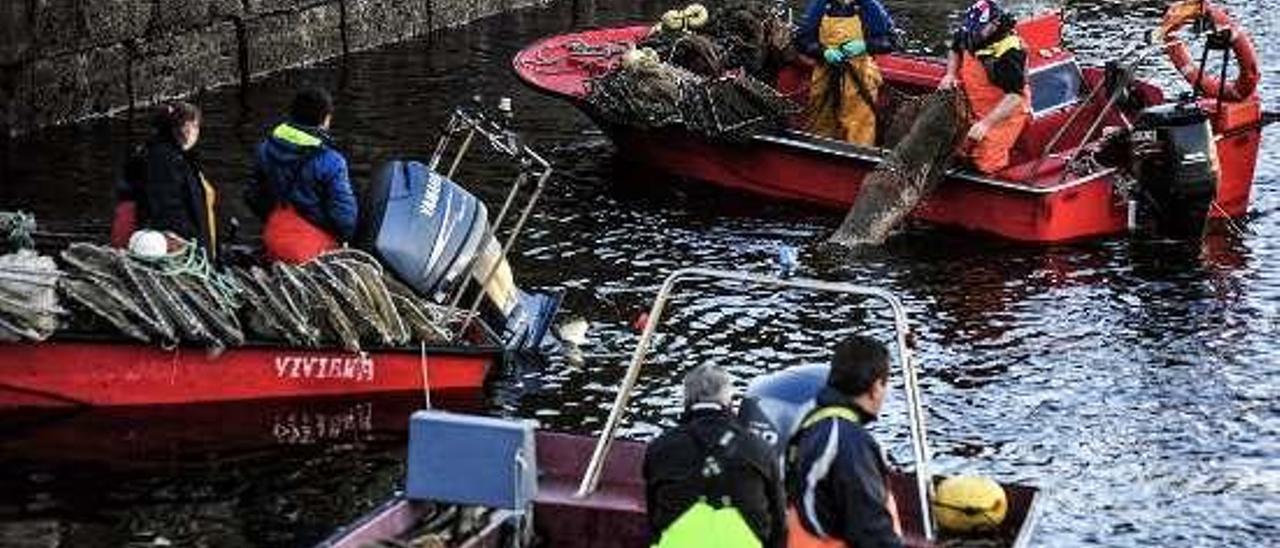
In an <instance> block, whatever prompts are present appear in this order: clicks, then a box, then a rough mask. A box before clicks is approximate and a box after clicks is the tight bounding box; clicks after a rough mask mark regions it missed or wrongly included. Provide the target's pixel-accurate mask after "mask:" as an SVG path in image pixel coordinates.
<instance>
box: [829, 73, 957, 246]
mask: <svg viewBox="0 0 1280 548" xmlns="http://www.w3.org/2000/svg"><path fill="white" fill-rule="evenodd" d="M887 102H888V104H889V106H888V107H887V108H886V110H887V111H888V112H886V113H885V114H883V115H882V116H881V118H882V119H884V120H885V121H884V122H883V124H884V127H885V128H886V129H885V132H884V133H883V136H884V137H883V139H884V143H885V146H886V147H890V150H889V152H888V154H887V155H886V156H885V158H884V160H883V161H881V163H880V165H879V166H877V167H876V169H875V170H874V171H872V172H871V173H870V174H868V175H867V176H866V177H865V178H864V179H863V180H862V185H861V187H860V189H859V191H858V195H857V197H856V199H855V200H854V203H853V207H852V208H850V209H849V213H848V214H847V215H845V218H844V221H843V222H842V223H841V224H840V228H838V229H837V230H836V232H835V233H834V234H832V235H831V237H830V238H828V240H827V241H828V242H829V243H833V244H839V245H843V246H848V247H854V246H858V245H879V244H881V243H883V242H884V240H885V239H886V238H887V237H888V236H889V234H890V233H891V232H892V231H893V229H894V228H895V227H896V226H897V225H898V224H899V223H900V222H901V221H902V220H903V219H904V218H905V217H906V216H907V214H909V213H911V210H913V209H915V207H916V205H917V204H919V203H920V201H921V200H922V199H924V197H925V196H927V195H928V194H929V192H930V191H931V190H933V187H934V186H936V185H937V184H938V182H939V181H941V180H942V178H943V176H944V175H945V174H946V172H947V169H948V168H949V167H950V166H951V162H952V160H953V159H954V157H955V152H956V147H957V145H959V143H960V139H962V138H963V137H964V135H965V132H966V131H967V130H968V128H969V114H968V108H967V106H966V102H965V100H964V97H963V96H962V95H961V94H960V92H958V91H955V90H942V91H936V92H933V93H930V94H928V95H924V96H921V97H917V98H912V97H909V96H904V95H900V94H899V95H897V96H895V97H894V98H892V99H890V100H889V101H887Z"/></svg>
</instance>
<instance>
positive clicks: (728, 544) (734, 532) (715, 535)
mask: <svg viewBox="0 0 1280 548" xmlns="http://www.w3.org/2000/svg"><path fill="white" fill-rule="evenodd" d="M654 546H655V547H656V548H760V547H761V544H760V539H757V538H756V534H755V532H754V531H752V530H751V526H750V525H747V520H746V519H745V518H743V517H742V513H741V512H739V511H738V509H737V508H734V507H732V506H725V507H723V508H713V507H712V506H711V505H710V504H707V502H706V501H705V500H700V501H698V502H696V503H694V505H693V506H690V507H689V509H688V510H685V511H684V513H683V514H680V517H679V518H676V520H675V521H673V522H671V525H670V526H668V527H667V529H666V530H665V531H663V532H662V538H660V539H658V543H657V544H655V545H654Z"/></svg>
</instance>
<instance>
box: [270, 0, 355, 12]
mask: <svg viewBox="0 0 1280 548" xmlns="http://www.w3.org/2000/svg"><path fill="white" fill-rule="evenodd" d="M337 3H338V0H249V2H248V4H249V6H248V8H249V13H253V14H261V13H280V12H286V11H299V10H300V9H302V8H306V7H311V6H315V5H316V4H337Z"/></svg>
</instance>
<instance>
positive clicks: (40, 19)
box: [30, 0, 85, 56]
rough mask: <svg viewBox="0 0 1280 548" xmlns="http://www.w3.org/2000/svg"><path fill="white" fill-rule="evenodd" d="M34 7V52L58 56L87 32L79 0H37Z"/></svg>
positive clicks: (32, 4)
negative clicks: (82, 23) (83, 26)
mask: <svg viewBox="0 0 1280 548" xmlns="http://www.w3.org/2000/svg"><path fill="white" fill-rule="evenodd" d="M30 9H31V10H32V13H31V15H30V17H31V23H32V29H31V32H32V38H33V39H34V41H33V43H32V48H33V49H34V51H33V52H32V53H33V55H35V56H49V55H55V54H57V53H61V52H64V51H68V50H70V49H72V48H74V47H75V46H76V44H78V43H80V42H81V41H82V40H83V38H84V34H85V31H84V29H83V28H82V25H81V23H80V10H79V9H78V7H77V5H76V0H34V1H32V2H31V3H30Z"/></svg>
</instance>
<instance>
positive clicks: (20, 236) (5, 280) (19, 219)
mask: <svg viewBox="0 0 1280 548" xmlns="http://www.w3.org/2000/svg"><path fill="white" fill-rule="evenodd" d="M35 229H36V223H35V217H33V216H31V215H30V214H27V213H22V212H16V213H15V212H7V211H5V212H0V253H4V254H3V255H0V341H9V342H14V341H23V340H26V341H43V340H45V339H47V338H49V337H50V336H51V335H53V333H54V332H55V331H57V329H58V327H59V326H61V325H62V316H64V315H65V314H66V311H65V310H63V309H62V307H61V306H59V304H58V292H57V285H58V279H59V278H60V277H61V276H62V272H61V271H59V270H58V265H57V264H55V263H54V261H53V259H52V258H51V257H46V256H44V255H41V254H39V253H36V252H35V251H34V250H33V249H32V247H33V245H34V243H33V241H32V239H31V234H32V233H33V232H35Z"/></svg>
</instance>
